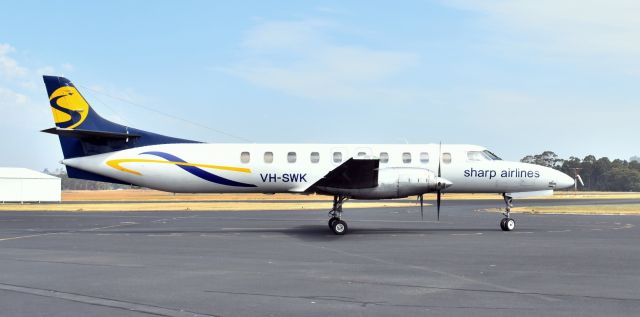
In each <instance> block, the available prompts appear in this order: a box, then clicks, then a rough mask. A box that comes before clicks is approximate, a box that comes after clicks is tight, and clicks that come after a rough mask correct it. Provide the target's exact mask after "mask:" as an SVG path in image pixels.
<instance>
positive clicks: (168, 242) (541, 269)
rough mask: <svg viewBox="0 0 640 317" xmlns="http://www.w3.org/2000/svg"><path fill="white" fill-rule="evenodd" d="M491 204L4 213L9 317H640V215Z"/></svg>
mask: <svg viewBox="0 0 640 317" xmlns="http://www.w3.org/2000/svg"><path fill="white" fill-rule="evenodd" d="M634 202H635V203H640V201H617V202H615V203H634ZM546 203H547V202H540V204H546ZM596 203H597V202H596ZM532 204H535V203H532V202H530V201H526V202H524V201H518V202H516V205H532ZM486 207H501V204H500V202H499V201H480V202H476V201H447V200H445V201H444V202H443V211H442V219H441V221H440V222H435V221H432V220H433V219H434V218H435V216H434V213H433V209H432V208H426V210H425V220H426V221H424V222H420V221H419V219H420V214H419V210H418V209H417V208H379V209H349V208H348V203H347V204H346V205H345V208H346V210H345V217H346V219H347V222H348V224H349V226H350V232H349V234H347V235H346V236H334V235H333V234H332V233H330V231H329V228H328V226H327V224H326V221H327V220H328V217H327V216H326V212H325V211H311V210H305V211H251V212H109V213H55V212H46V213H42V212H0V316H330V315H343V316H424V315H429V316H470V315H472V316H514V315H517V316H637V314H638V312H639V311H640V243H639V242H640V217H638V216H560V215H519V214H516V215H515V218H516V220H517V226H518V228H517V229H516V231H514V232H502V231H500V229H499V226H498V221H499V219H500V215H499V214H495V213H486V212H478V211H475V210H476V209H479V208H486Z"/></svg>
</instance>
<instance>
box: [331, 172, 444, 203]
mask: <svg viewBox="0 0 640 317" xmlns="http://www.w3.org/2000/svg"><path fill="white" fill-rule="evenodd" d="M436 186H437V177H436V174H435V173H434V172H433V171H431V170H428V169H424V168H416V167H389V168H381V169H379V170H378V186H377V187H373V188H361V189H340V188H326V190H327V191H328V192H331V193H332V194H342V195H347V196H350V197H352V198H354V199H392V198H404V197H408V196H414V195H421V194H424V193H428V192H433V191H435V190H436Z"/></svg>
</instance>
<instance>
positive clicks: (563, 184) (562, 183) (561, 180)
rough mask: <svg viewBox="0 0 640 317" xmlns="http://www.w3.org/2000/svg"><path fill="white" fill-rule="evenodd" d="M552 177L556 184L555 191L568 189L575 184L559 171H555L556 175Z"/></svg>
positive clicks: (571, 178) (570, 178)
mask: <svg viewBox="0 0 640 317" xmlns="http://www.w3.org/2000/svg"><path fill="white" fill-rule="evenodd" d="M554 176H555V177H554V178H555V179H554V181H555V182H556V189H563V188H569V187H571V186H573V184H574V182H575V180H574V179H573V177H571V176H569V175H567V174H565V173H562V172H559V171H556V175H554Z"/></svg>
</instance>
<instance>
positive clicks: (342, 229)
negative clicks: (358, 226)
mask: <svg viewBox="0 0 640 317" xmlns="http://www.w3.org/2000/svg"><path fill="white" fill-rule="evenodd" d="M348 229H349V227H347V223H346V222H344V221H342V220H340V219H338V220H336V221H334V222H333V223H332V224H331V231H333V233H335V234H337V235H339V236H341V235H343V234H345V233H347V230H348Z"/></svg>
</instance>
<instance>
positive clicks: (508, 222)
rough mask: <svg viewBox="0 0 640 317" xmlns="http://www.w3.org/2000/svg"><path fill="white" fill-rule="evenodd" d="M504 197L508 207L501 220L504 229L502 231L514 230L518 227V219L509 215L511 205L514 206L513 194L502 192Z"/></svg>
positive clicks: (501, 226) (501, 227)
mask: <svg viewBox="0 0 640 317" xmlns="http://www.w3.org/2000/svg"><path fill="white" fill-rule="evenodd" d="M502 197H503V198H504V203H505V204H506V205H507V207H506V208H505V212H504V213H503V215H504V218H502V220H500V229H502V231H512V230H513V229H515V228H516V221H515V220H513V219H512V218H510V217H509V214H510V213H511V207H513V198H512V197H511V196H507V194H502Z"/></svg>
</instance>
